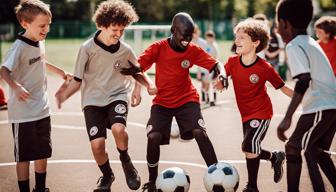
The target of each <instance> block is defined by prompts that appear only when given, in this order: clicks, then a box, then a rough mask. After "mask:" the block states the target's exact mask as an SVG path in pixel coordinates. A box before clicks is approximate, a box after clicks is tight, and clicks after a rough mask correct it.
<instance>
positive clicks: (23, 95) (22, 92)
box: [14, 84, 30, 101]
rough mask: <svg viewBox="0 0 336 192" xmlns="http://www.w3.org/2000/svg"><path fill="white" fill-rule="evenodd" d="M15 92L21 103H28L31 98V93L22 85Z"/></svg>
mask: <svg viewBox="0 0 336 192" xmlns="http://www.w3.org/2000/svg"><path fill="white" fill-rule="evenodd" d="M14 91H15V95H16V96H17V97H18V98H19V101H26V100H27V99H28V98H29V96H30V93H29V92H28V91H27V90H26V89H25V88H24V87H23V86H22V85H20V84H17V87H16V88H15V89H14Z"/></svg>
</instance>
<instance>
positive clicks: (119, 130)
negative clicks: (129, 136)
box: [111, 123, 126, 135]
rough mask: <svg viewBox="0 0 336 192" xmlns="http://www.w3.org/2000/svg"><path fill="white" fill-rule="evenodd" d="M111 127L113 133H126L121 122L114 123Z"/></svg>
mask: <svg viewBox="0 0 336 192" xmlns="http://www.w3.org/2000/svg"><path fill="white" fill-rule="evenodd" d="M111 129H112V133H113V135H124V134H126V129H125V125H123V124H120V123H116V124H114V125H113V126H112V128H111Z"/></svg>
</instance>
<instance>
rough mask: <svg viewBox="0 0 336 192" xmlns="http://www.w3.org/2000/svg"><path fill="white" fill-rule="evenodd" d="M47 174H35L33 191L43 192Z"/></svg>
mask: <svg viewBox="0 0 336 192" xmlns="http://www.w3.org/2000/svg"><path fill="white" fill-rule="evenodd" d="M46 177H47V173H37V172H35V190H36V191H44V189H45V184H46Z"/></svg>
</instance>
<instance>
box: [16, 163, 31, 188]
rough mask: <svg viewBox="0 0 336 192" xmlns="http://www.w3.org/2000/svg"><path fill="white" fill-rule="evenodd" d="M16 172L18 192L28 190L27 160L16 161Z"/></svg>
mask: <svg viewBox="0 0 336 192" xmlns="http://www.w3.org/2000/svg"><path fill="white" fill-rule="evenodd" d="M16 174H17V180H18V184H19V189H20V192H30V187H29V161H25V162H17V163H16Z"/></svg>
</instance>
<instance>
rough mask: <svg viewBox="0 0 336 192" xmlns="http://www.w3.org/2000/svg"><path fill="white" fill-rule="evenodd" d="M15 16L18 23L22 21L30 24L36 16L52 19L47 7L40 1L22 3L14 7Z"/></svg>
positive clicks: (30, 0)
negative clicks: (40, 15) (45, 16)
mask: <svg viewBox="0 0 336 192" xmlns="http://www.w3.org/2000/svg"><path fill="white" fill-rule="evenodd" d="M15 14H16V18H17V19H18V21H19V22H20V23H21V22H22V21H26V22H28V23H31V22H33V21H34V19H35V17H36V16H37V15H38V14H44V15H48V16H49V17H50V18H51V17H52V15H51V12H50V9H49V5H48V4H45V3H43V2H42V1H40V0H27V1H23V2H22V3H20V4H19V5H18V6H16V7H15Z"/></svg>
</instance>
